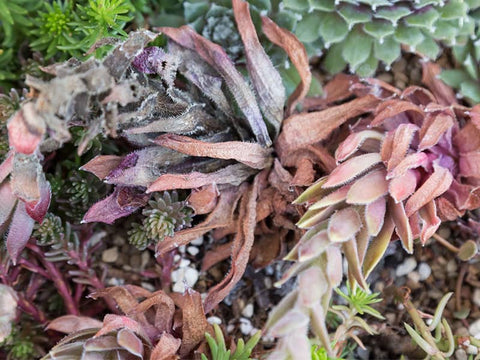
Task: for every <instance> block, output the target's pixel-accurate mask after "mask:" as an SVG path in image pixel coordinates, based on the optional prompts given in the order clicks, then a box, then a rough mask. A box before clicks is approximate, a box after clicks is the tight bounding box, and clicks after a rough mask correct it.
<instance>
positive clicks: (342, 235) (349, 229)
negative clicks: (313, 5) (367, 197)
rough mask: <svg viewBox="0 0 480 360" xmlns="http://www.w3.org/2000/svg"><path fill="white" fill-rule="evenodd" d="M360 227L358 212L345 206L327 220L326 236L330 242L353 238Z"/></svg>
mask: <svg viewBox="0 0 480 360" xmlns="http://www.w3.org/2000/svg"><path fill="white" fill-rule="evenodd" d="M361 227H362V221H361V220H360V216H359V215H358V212H357V211H356V210H355V209H353V208H351V207H348V208H345V209H342V210H339V211H337V212H336V213H334V214H333V215H332V217H331V218H330V221H329V222H328V238H329V239H330V241H332V242H344V241H348V240H349V239H351V238H353V237H354V236H355V234H356V233H357V232H359V231H360V229H361Z"/></svg>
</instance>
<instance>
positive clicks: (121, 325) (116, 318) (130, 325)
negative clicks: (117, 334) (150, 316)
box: [94, 314, 148, 339]
mask: <svg viewBox="0 0 480 360" xmlns="http://www.w3.org/2000/svg"><path fill="white" fill-rule="evenodd" d="M120 329H128V330H130V331H133V332H134V333H136V334H138V335H140V336H142V337H143V338H145V339H148V336H147V334H146V333H145V332H144V331H143V327H142V325H140V324H139V323H138V322H136V321H135V320H133V319H131V318H129V317H128V316H121V315H113V314H107V315H105V317H104V318H103V327H102V328H101V329H100V330H99V331H98V332H97V333H96V334H95V336H94V338H97V337H100V336H103V335H106V334H108V333H110V332H112V331H117V330H120Z"/></svg>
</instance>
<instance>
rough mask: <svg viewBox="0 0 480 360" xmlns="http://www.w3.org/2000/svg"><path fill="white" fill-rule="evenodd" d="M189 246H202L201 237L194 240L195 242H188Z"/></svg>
mask: <svg viewBox="0 0 480 360" xmlns="http://www.w3.org/2000/svg"><path fill="white" fill-rule="evenodd" d="M190 244H192V245H196V246H199V245H202V244H203V236H200V237H199V238H196V239H195V240H192V241H190Z"/></svg>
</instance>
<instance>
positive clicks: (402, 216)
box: [389, 201, 413, 254]
mask: <svg viewBox="0 0 480 360" xmlns="http://www.w3.org/2000/svg"><path fill="white" fill-rule="evenodd" d="M389 213H390V214H391V216H392V219H393V222H394V223H395V230H396V232H397V235H398V237H399V238H400V241H401V242H402V246H403V248H404V249H405V251H406V252H408V253H409V254H411V253H412V252H413V234H412V228H411V227H410V223H409V221H408V216H407V214H406V213H405V208H404V207H403V203H401V202H399V203H395V202H394V201H390V202H389Z"/></svg>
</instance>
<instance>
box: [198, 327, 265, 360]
mask: <svg viewBox="0 0 480 360" xmlns="http://www.w3.org/2000/svg"><path fill="white" fill-rule="evenodd" d="M213 329H214V331H215V338H213V337H212V336H211V335H210V334H209V333H205V338H206V339H207V343H208V347H209V348H210V353H211V354H212V358H211V359H210V360H250V359H251V358H250V355H251V354H252V350H253V348H254V347H255V346H256V345H257V343H258V341H259V340H260V337H261V335H262V333H261V331H257V333H256V334H255V335H253V336H252V337H251V338H250V340H248V341H247V343H245V342H244V341H243V339H240V340H238V342H237V344H236V347H235V351H234V352H233V353H232V350H230V349H229V350H227V347H226V345H225V338H224V337H223V333H222V330H221V329H220V326H218V325H217V324H213ZM202 360H208V358H207V356H206V355H205V354H202Z"/></svg>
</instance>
